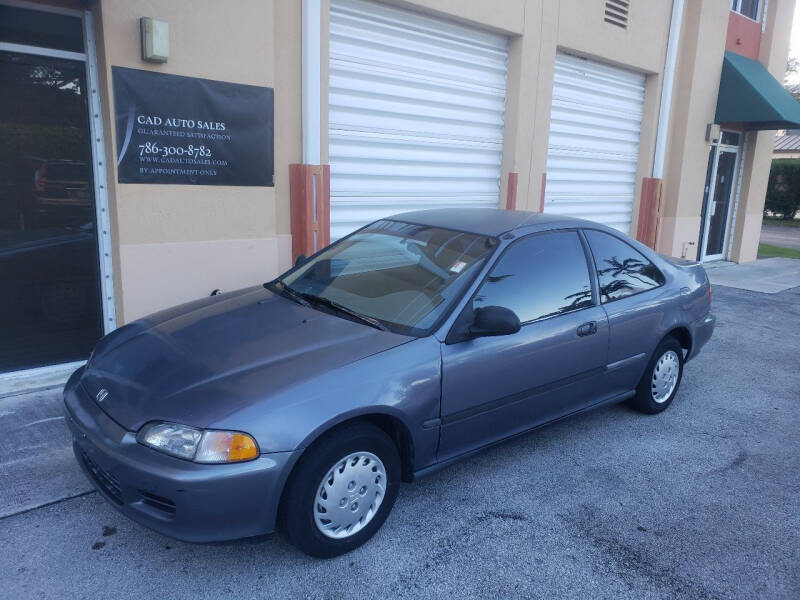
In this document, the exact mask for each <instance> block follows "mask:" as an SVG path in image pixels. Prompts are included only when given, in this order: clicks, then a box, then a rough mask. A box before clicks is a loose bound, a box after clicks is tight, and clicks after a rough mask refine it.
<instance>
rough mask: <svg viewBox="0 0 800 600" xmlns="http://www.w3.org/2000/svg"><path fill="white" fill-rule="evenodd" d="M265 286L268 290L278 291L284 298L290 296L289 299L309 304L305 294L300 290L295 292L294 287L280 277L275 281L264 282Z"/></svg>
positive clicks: (303, 304) (300, 303)
mask: <svg viewBox="0 0 800 600" xmlns="http://www.w3.org/2000/svg"><path fill="white" fill-rule="evenodd" d="M264 287H265V288H267V289H268V290H274V291H276V292H278V293H279V294H280V295H281V296H283V297H284V298H289V300H293V301H295V302H297V303H298V304H299V305H301V306H308V304H309V302H308V300H306V299H305V298H304V297H303V294H301V293H300V292H295V291H294V290H293V289H292V288H290V287H289V286H288V285H286V284H285V283H283V281H281V280H280V279H276V280H275V281H270V282H268V283H265V284H264Z"/></svg>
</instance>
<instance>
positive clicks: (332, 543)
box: [282, 422, 400, 558]
mask: <svg viewBox="0 0 800 600" xmlns="http://www.w3.org/2000/svg"><path fill="white" fill-rule="evenodd" d="M345 459H347V462H346V463H345V462H344V461H345ZM399 486H400V455H399V454H398V451H397V446H395V443H394V442H393V441H392V439H391V438H390V437H389V436H388V435H386V433H384V432H383V430H381V429H379V428H378V427H376V426H374V425H371V424H369V423H359V422H356V423H352V424H347V425H344V426H342V427H340V428H338V429H336V430H334V431H332V432H331V433H328V434H325V435H324V436H323V437H321V438H320V439H319V440H317V441H316V442H315V443H314V444H313V445H312V446H311V447H310V448H309V449H308V450H307V451H306V453H305V454H304V455H303V456H302V457H301V458H300V462H299V463H298V465H297V467H296V468H295V471H294V472H293V473H292V476H291V478H290V481H289V483H288V484H287V489H286V493H285V494H284V497H283V507H282V508H283V517H284V518H283V521H284V522H283V525H284V528H285V530H286V533H287V534H288V536H289V539H290V540H291V542H292V543H293V544H294V545H295V546H297V547H298V548H299V549H300V550H302V551H303V552H305V553H306V554H309V555H311V556H315V557H317V558H331V557H334V556H338V555H340V554H344V553H346V552H350V551H351V550H353V549H355V548H358V547H359V546H361V545H362V544H363V543H364V542H366V541H367V540H369V538H371V537H372V536H373V535H374V534H375V532H376V531H378V529H380V527H381V525H383V522H384V521H385V520H386V517H387V516H388V515H389V512H390V511H391V510H392V506H394V502H395V500H396V499H397V492H398V489H399ZM334 496H335V498H334ZM326 521H327V522H326Z"/></svg>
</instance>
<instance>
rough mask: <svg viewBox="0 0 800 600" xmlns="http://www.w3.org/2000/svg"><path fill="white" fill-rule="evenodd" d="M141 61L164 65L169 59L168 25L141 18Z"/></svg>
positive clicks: (149, 18) (148, 18) (164, 22)
mask: <svg viewBox="0 0 800 600" xmlns="http://www.w3.org/2000/svg"><path fill="white" fill-rule="evenodd" d="M139 22H140V23H141V26H142V60H146V61H148V62H156V63H165V62H167V59H168V58H169V23H167V22H166V21H159V20H158V19H153V18H152V17H142V18H141V19H140V21H139Z"/></svg>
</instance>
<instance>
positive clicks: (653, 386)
mask: <svg viewBox="0 0 800 600" xmlns="http://www.w3.org/2000/svg"><path fill="white" fill-rule="evenodd" d="M682 377H683V348H682V347H681V345H680V343H679V342H678V340H676V339H675V338H673V337H667V338H664V339H663V340H662V341H661V343H660V344H659V345H658V347H657V348H656V350H655V352H653V356H652V358H651V359H650V363H649V364H648V365H647V369H645V371H644V375H642V379H641V380H640V381H639V385H638V386H637V387H636V395H635V396H634V397H633V398H631V400H630V402H629V404H630V406H631V407H632V408H634V409H635V410H638V411H639V412H642V413H645V414H649V415H654V414H656V413H660V412H662V411H664V410H666V409H667V407H668V406H669V405H670V404H672V400H673V399H674V398H675V394H677V393H678V388H679V387H680V385H681V378H682Z"/></svg>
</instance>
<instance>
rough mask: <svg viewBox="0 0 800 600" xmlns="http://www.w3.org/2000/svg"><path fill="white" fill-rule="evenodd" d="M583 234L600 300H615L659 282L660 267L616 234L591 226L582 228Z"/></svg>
mask: <svg viewBox="0 0 800 600" xmlns="http://www.w3.org/2000/svg"><path fill="white" fill-rule="evenodd" d="M586 238H587V239H588V240H589V246H590V247H591V249H592V253H593V254H594V261H595V265H596V267H597V278H598V280H599V282H600V301H601V302H610V301H612V300H619V299H620V298H625V297H627V296H632V295H633V294H638V293H639V292H644V291H646V290H650V289H652V288H655V287H658V286H660V285H663V283H664V276H663V275H662V274H661V271H659V270H658V268H657V267H656V266H655V265H654V264H653V263H651V262H650V261H649V260H647V259H646V258H645V257H644V256H643V255H642V254H641V253H639V252H637V251H636V250H634V249H633V248H632V247H631V246H629V245H628V244H626V243H625V242H623V241H622V240H620V239H619V238H617V237H615V236H613V235H609V234H607V233H602V232H600V231H595V230H593V229H589V230H586Z"/></svg>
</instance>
